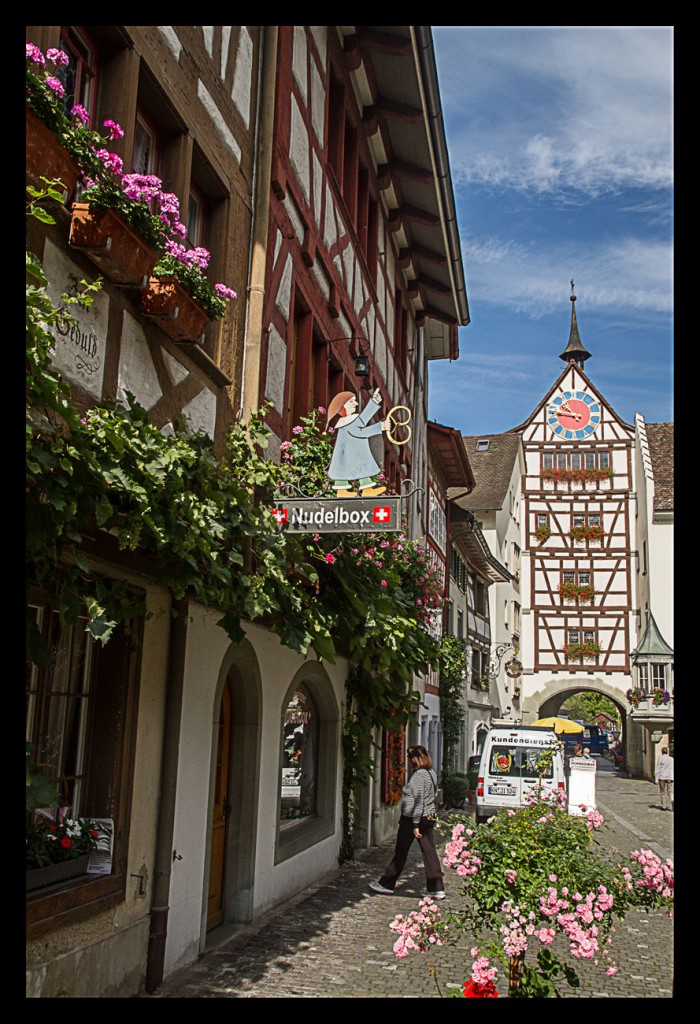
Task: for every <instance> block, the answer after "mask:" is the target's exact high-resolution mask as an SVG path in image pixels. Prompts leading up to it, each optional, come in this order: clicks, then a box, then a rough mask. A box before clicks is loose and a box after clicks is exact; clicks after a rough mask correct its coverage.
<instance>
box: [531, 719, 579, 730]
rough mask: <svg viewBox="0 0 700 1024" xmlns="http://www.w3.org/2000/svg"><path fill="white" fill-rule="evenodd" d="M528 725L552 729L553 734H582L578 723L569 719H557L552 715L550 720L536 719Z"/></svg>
mask: <svg viewBox="0 0 700 1024" xmlns="http://www.w3.org/2000/svg"><path fill="white" fill-rule="evenodd" d="M530 725H541V726H544V727H545V728H549V729H554V731H555V732H571V733H575V732H583V726H582V725H580V723H579V722H572V721H571V719H570V718H558V717H557V716H556V715H553V716H552V717H551V718H538V719H537V721H536V722H530Z"/></svg>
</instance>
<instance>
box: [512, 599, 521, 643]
mask: <svg viewBox="0 0 700 1024" xmlns="http://www.w3.org/2000/svg"><path fill="white" fill-rule="evenodd" d="M513 632H514V633H517V635H518V636H519V635H520V605H519V604H518V602H517V601H513Z"/></svg>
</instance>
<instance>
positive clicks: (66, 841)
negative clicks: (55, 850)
mask: <svg viewBox="0 0 700 1024" xmlns="http://www.w3.org/2000/svg"><path fill="white" fill-rule="evenodd" d="M72 845H73V840H72V839H69V838H68V836H64V837H63V839H62V840H61V846H63V847H64V848H65V849H66V850H69V849H70V848H71V846H72Z"/></svg>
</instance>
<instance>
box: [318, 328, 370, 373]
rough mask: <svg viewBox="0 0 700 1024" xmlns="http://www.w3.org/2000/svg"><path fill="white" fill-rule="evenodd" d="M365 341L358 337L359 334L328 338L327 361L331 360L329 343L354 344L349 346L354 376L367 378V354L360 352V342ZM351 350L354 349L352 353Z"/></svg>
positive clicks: (368, 363)
mask: <svg viewBox="0 0 700 1024" xmlns="http://www.w3.org/2000/svg"><path fill="white" fill-rule="evenodd" d="M365 340H366V339H364V338H362V337H360V335H359V334H355V333H353V334H351V335H350V336H349V337H347V338H329V339H328V361H329V362H330V358H331V350H330V346H331V342H336V341H349V342H353V343H354V344H352V345H351V347H350V352H351V354H352V357H353V359H354V360H355V376H356V377H369V375H370V361H369V353H365V352H363V351H362V342H363V341H365ZM353 349H354V351H353Z"/></svg>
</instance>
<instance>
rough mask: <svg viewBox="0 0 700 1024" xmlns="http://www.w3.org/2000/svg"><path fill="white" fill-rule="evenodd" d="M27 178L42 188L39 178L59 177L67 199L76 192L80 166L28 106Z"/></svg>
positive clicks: (35, 185)
mask: <svg viewBox="0 0 700 1024" xmlns="http://www.w3.org/2000/svg"><path fill="white" fill-rule="evenodd" d="M26 148H27V155H26V161H27V181H28V182H29V183H30V184H31V185H34V187H35V188H39V187H41V185H42V184H43V182H42V181H41V178H42V177H44V178H49V179H50V180H51V179H54V178H58V179H60V180H61V181H62V182H63V184H64V185H65V187H66V200H65V201H66V202H67V201H68V200H69V199H70V198H71V197H72V195H73V193H74V192H75V186H76V184H77V182H78V178H79V176H80V167H79V166H78V164H77V163H76V161H75V160H74V159H73V157H72V156H71V155H70V153H69V152H68V150H67V149H65V148H64V147H63V146H62V145H61V143H60V142H59V141H58V139H57V138H56V136H55V135H54V133H53V132H52V131H51V129H50V128H47V126H46V125H45V124H44V122H43V121H42V120H41V118H40V117H39V116H38V115H37V114H35V113H34V111H33V110H32V108H31V107H29V106H27V136H26Z"/></svg>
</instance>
